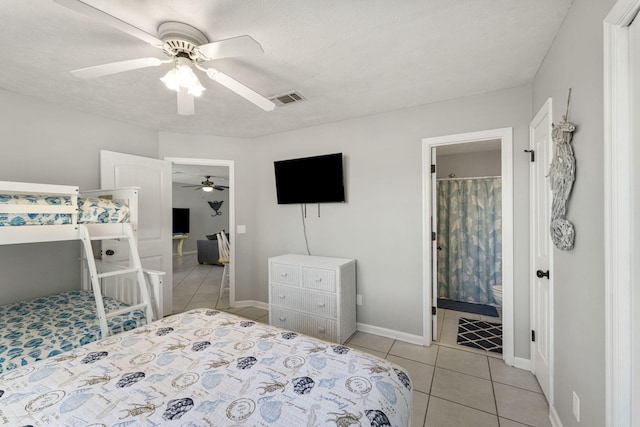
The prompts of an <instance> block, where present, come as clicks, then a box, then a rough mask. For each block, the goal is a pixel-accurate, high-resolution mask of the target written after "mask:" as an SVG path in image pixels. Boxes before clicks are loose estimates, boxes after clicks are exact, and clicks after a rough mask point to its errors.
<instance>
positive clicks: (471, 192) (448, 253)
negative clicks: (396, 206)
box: [432, 139, 502, 357]
mask: <svg viewBox="0 0 640 427" xmlns="http://www.w3.org/2000/svg"><path fill="white" fill-rule="evenodd" d="M500 145H501V141H500V140H499V139H495V140H488V141H477V142H472V143H463V144H451V145H443V146H439V147H434V148H432V150H433V152H432V164H435V165H436V171H435V175H436V185H435V192H434V194H433V196H434V198H433V206H434V207H435V209H434V211H433V214H432V215H433V218H434V219H435V221H434V230H435V231H436V240H435V244H436V251H435V255H436V260H435V261H436V262H435V263H434V267H433V268H434V271H435V272H436V274H435V275H434V280H436V281H437V283H436V286H435V287H434V292H435V295H436V296H437V298H436V307H437V313H438V319H437V320H438V321H437V329H436V330H435V331H434V337H435V339H436V340H437V341H438V343H439V344H440V345H447V346H462V347H461V348H464V349H465V350H468V351H479V352H481V353H486V354H487V355H491V356H495V357H501V355H502V317H501V313H502V239H501V233H502V177H501V174H502V172H501V147H500ZM487 352H488V353H487Z"/></svg>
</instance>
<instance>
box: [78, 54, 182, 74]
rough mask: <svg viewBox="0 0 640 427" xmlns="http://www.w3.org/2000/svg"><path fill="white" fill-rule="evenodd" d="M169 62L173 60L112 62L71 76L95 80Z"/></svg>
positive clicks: (79, 71) (140, 59) (145, 59)
mask: <svg viewBox="0 0 640 427" xmlns="http://www.w3.org/2000/svg"><path fill="white" fill-rule="evenodd" d="M169 62H171V60H165V61H163V60H161V59H158V58H138V59H129V60H127V61H119V62H110V63H109V64H102V65H94V66H93V67H87V68H80V69H78V70H73V71H71V74H73V75H74V76H76V77H79V78H81V79H95V78H96V77H102V76H108V75H109V74H117V73H122V72H124V71H131V70H137V69H139V68H147V67H157V66H159V65H162V64H167V63H169Z"/></svg>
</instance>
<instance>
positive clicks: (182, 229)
mask: <svg viewBox="0 0 640 427" xmlns="http://www.w3.org/2000/svg"><path fill="white" fill-rule="evenodd" d="M173 234H189V208H173Z"/></svg>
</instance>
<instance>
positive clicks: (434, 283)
mask: <svg viewBox="0 0 640 427" xmlns="http://www.w3.org/2000/svg"><path fill="white" fill-rule="evenodd" d="M436 169H437V166H436V148H435V147H432V148H431V287H432V290H431V295H433V297H432V299H431V307H432V309H431V314H432V316H431V318H432V320H431V322H432V323H431V324H432V325H433V331H432V337H433V340H434V341H437V340H438V308H437V307H438V192H437V182H436ZM434 309H435V310H434Z"/></svg>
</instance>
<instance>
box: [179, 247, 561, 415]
mask: <svg viewBox="0 0 640 427" xmlns="http://www.w3.org/2000/svg"><path fill="white" fill-rule="evenodd" d="M221 275H222V267H215V266H209V265H199V264H197V262H196V260H195V256H194V255H186V256H184V257H176V258H174V301H173V311H174V313H178V312H181V311H185V310H189V309H191V308H197V307H210V308H217V309H219V310H225V311H231V312H234V313H236V314H238V315H240V316H243V317H247V318H249V319H252V320H257V321H260V322H265V323H266V322H268V321H269V316H268V312H267V311H266V310H262V309H259V308H256V307H245V308H240V309H229V308H228V307H229V301H228V296H225V298H223V299H221V300H219V298H218V296H219V292H220V279H221ZM441 311H442V313H439V315H440V316H442V321H441V322H440V323H441V328H442V329H441V341H440V342H439V343H438V344H435V345H432V346H431V347H422V346H418V345H414V344H409V343H405V342H402V341H398V340H394V339H391V338H386V337H381V336H378V335H372V334H368V333H364V332H357V333H356V334H354V336H352V337H351V338H350V340H349V341H348V342H347V345H348V346H350V347H353V348H356V349H358V350H361V351H365V352H367V353H370V354H373V355H375V356H378V357H380V358H383V359H387V360H389V361H391V362H393V363H396V364H398V365H400V366H402V367H404V368H405V369H406V370H407V371H408V372H409V376H410V377H411V380H412V382H413V387H414V390H413V426H412V427H461V426H472V427H485V426H486V427H523V426H535V427H537V426H545V427H546V426H551V423H550V422H549V417H548V413H549V409H548V405H547V402H546V400H545V398H544V395H543V394H542V392H541V390H540V386H539V385H538V382H537V381H536V379H535V377H534V376H533V375H532V374H531V373H529V372H527V371H523V370H521V369H516V368H512V367H509V366H507V365H505V364H504V362H502V360H501V359H500V355H497V354H496V355H494V354H491V353H488V352H485V351H481V350H475V349H472V348H468V347H463V346H457V345H456V344H455V338H454V339H453V340H451V337H452V336H454V335H453V333H452V332H451V330H450V329H452V326H453V324H454V323H455V325H456V331H457V318H458V317H459V316H460V315H463V316H469V315H468V314H467V313H459V312H452V311H451V310H441ZM471 316H474V315H471ZM477 318H480V316H477ZM483 320H484V319H483ZM486 320H488V321H493V322H495V321H496V318H487V319H486ZM447 325H448V326H447Z"/></svg>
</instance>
